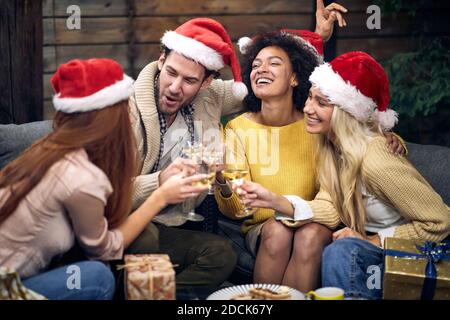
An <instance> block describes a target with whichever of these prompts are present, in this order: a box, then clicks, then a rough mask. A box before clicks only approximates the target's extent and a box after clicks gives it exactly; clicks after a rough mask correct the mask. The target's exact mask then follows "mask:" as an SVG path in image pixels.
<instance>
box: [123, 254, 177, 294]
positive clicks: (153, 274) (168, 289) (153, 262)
mask: <svg viewBox="0 0 450 320" xmlns="http://www.w3.org/2000/svg"><path fill="white" fill-rule="evenodd" d="M124 260H125V264H124V265H123V266H120V267H119V268H124V269H125V298H126V299H127V300H175V270H174V269H173V265H172V263H171V262H170V258H169V256H168V255H167V254H129V255H125V258H124Z"/></svg>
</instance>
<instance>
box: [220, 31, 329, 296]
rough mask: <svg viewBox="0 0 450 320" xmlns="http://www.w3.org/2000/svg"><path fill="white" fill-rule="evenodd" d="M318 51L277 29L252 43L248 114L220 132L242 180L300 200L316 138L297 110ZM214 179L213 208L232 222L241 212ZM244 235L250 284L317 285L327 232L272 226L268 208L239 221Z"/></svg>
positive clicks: (310, 175)
mask: <svg viewBox="0 0 450 320" xmlns="http://www.w3.org/2000/svg"><path fill="white" fill-rule="evenodd" d="M322 47H323V41H322V38H321V37H320V36H319V35H318V34H316V33H313V32H310V31H294V30H282V31H275V32H270V33H264V34H261V35H259V36H257V37H255V38H253V40H251V43H250V44H249V45H247V46H246V47H245V49H246V53H245V54H244V59H245V61H244V64H243V80H244V82H245V84H246V85H247V87H248V88H249V89H250V88H251V90H249V95H248V96H247V97H246V100H245V102H246V105H247V110H248V112H247V113H244V114H242V115H241V116H239V117H237V118H235V119H233V120H232V121H230V122H229V123H228V124H227V126H226V128H225V140H226V143H227V146H228V150H231V149H232V148H234V151H235V152H237V153H238V157H240V156H241V155H243V159H245V162H246V163H247V165H248V169H249V174H248V176H247V177H246V179H249V180H252V181H255V182H258V183H260V184H263V185H264V186H265V187H267V188H268V189H269V190H272V191H274V192H277V193H281V194H284V195H301V197H304V198H306V199H313V198H314V196H315V194H316V191H317V190H316V184H315V173H314V171H315V165H314V154H315V153H314V147H315V140H314V136H313V135H310V134H308V133H307V132H306V128H305V123H304V116H303V112H302V109H303V106H304V104H305V101H306V99H307V97H308V92H309V89H310V83H309V81H308V78H309V76H310V74H311V72H312V71H313V70H314V68H315V67H316V66H317V65H318V64H319V63H320V62H321V61H322V56H321V53H322V52H323V51H322ZM242 49H243V48H241V50H242ZM293 142H294V143H293ZM232 146H234V147H232ZM236 146H237V147H236ZM227 152H228V151H227ZM221 179H222V181H220V180H221ZM217 180H218V181H219V182H223V183H224V184H223V185H220V188H218V191H216V199H217V201H218V203H219V208H220V210H221V212H222V213H223V214H225V215H227V216H228V217H230V218H236V216H237V215H238V212H239V211H240V210H241V208H242V204H241V203H240V201H239V197H238V196H237V195H236V193H232V192H231V190H230V188H228V187H227V185H226V184H225V179H223V177H221V176H220V175H218V177H217ZM219 190H220V191H219ZM242 231H243V232H244V233H245V234H246V243H247V246H248V249H249V250H250V251H251V252H252V253H253V254H254V255H255V256H256V264H255V270H254V282H255V283H279V284H281V283H282V284H285V285H288V286H291V287H295V288H297V289H299V290H301V291H304V292H305V291H308V290H310V289H313V288H315V287H316V286H317V285H318V281H319V271H320V258H321V255H320V254H316V253H317V252H322V250H323V247H324V246H325V245H327V244H328V243H329V242H330V241H331V231H330V230H329V229H328V228H327V227H324V226H322V225H319V224H309V225H305V226H303V227H301V228H297V229H293V228H290V227H289V226H287V225H285V224H283V223H280V222H279V221H277V220H276V218H275V214H274V211H273V210H270V209H259V210H258V211H256V212H255V213H254V214H253V216H252V218H251V219H247V220H246V221H244V222H243V225H242Z"/></svg>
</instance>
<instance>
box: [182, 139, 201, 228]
mask: <svg viewBox="0 0 450 320" xmlns="http://www.w3.org/2000/svg"><path fill="white" fill-rule="evenodd" d="M181 157H182V158H185V159H190V160H192V161H193V162H194V163H195V164H197V165H198V164H200V167H201V159H202V145H201V144H200V143H195V142H194V143H192V142H191V141H190V140H187V141H186V143H185V144H184V145H183V148H182V150H181ZM199 173H201V172H199V169H198V170H196V173H195V174H199ZM205 179H206V178H205ZM205 179H202V180H200V181H199V182H196V184H197V183H200V185H201V184H202V181H203V180H205ZM205 184H206V183H205ZM185 206H186V201H185V203H184V205H183V208H185ZM183 214H184V219H186V220H188V221H195V222H201V221H203V220H205V218H204V217H203V216H202V215H200V214H198V213H195V211H194V209H191V210H190V211H189V212H184V213H183Z"/></svg>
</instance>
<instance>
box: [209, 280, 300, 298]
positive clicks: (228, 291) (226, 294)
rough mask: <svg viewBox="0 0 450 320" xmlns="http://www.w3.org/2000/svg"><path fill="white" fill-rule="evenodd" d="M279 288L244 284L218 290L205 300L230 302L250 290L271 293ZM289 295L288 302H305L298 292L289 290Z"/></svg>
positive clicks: (273, 285) (272, 285) (270, 285)
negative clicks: (261, 290) (255, 289)
mask: <svg viewBox="0 0 450 320" xmlns="http://www.w3.org/2000/svg"><path fill="white" fill-rule="evenodd" d="M280 287H281V286H280V285H278V284H244V285H240V286H234V287H228V288H224V289H220V290H218V291H216V292H214V293H212V294H211V295H210V296H209V297H208V298H206V300H230V299H231V298H232V297H234V296H236V295H238V294H246V293H248V290H250V289H251V288H264V289H269V290H272V291H278V289H279V288H280ZM289 293H290V294H291V298H290V300H305V295H304V294H303V293H301V292H300V291H298V290H296V289H293V288H289Z"/></svg>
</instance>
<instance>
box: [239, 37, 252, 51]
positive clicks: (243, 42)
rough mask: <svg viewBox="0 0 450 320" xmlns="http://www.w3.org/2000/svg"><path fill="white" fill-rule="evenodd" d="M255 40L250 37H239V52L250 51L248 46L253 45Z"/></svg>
mask: <svg viewBox="0 0 450 320" xmlns="http://www.w3.org/2000/svg"><path fill="white" fill-rule="evenodd" d="M252 43H253V40H252V39H251V38H249V37H242V38H239V40H238V42H237V44H238V46H239V52H240V53H242V54H246V53H247V51H248V48H249V47H250V46H251V45H252Z"/></svg>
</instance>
